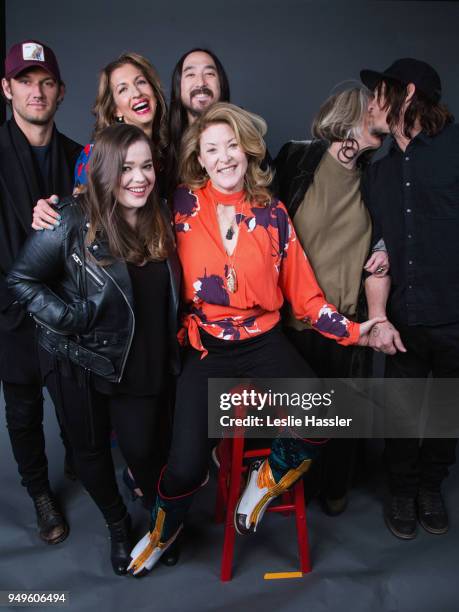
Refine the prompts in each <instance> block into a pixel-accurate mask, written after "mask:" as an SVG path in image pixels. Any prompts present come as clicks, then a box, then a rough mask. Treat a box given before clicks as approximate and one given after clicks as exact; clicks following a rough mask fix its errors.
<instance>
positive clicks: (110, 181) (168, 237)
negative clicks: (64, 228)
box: [80, 124, 174, 265]
mask: <svg viewBox="0 0 459 612" xmlns="http://www.w3.org/2000/svg"><path fill="white" fill-rule="evenodd" d="M139 141H143V142H145V143H146V144H147V145H148V147H149V149H150V151H151V154H152V159H154V157H153V144H152V142H151V140H150V139H149V138H148V136H147V135H146V134H145V133H144V132H143V131H142V130H141V129H140V128H138V127H136V126H134V125H128V124H119V125H116V124H115V125H110V126H108V127H106V128H105V129H103V130H101V131H100V132H99V133H98V135H97V139H96V141H95V144H94V148H93V150H92V154H91V160H90V162H89V167H88V187H87V189H86V191H85V192H84V193H83V194H82V195H81V196H80V202H81V203H82V206H83V208H84V210H85V212H86V214H87V216H88V220H89V228H88V232H87V235H86V242H87V244H91V243H92V242H93V241H94V239H95V238H96V235H97V233H98V232H101V233H102V234H103V236H104V237H105V238H106V240H107V241H108V246H109V251H110V254H111V256H112V257H113V258H115V259H123V260H124V261H128V262H131V263H134V264H138V265H140V264H143V263H145V262H146V261H161V260H164V259H166V257H167V256H168V254H169V253H170V252H171V250H172V249H173V248H174V240H173V237H172V230H171V227H170V224H169V223H168V221H167V220H166V218H165V215H164V214H163V212H162V211H161V205H160V200H159V196H158V194H157V189H156V188H154V189H153V191H152V192H151V194H150V196H149V197H148V200H147V202H146V203H145V206H143V207H142V208H141V209H139V211H138V213H137V225H136V228H135V229H134V228H132V227H131V226H130V225H129V223H128V222H127V221H126V220H125V218H124V216H123V214H122V210H121V205H120V204H119V203H118V202H117V199H116V193H117V190H118V187H119V185H120V182H121V175H122V171H123V165H124V162H125V159H126V155H127V152H128V149H129V147H130V146H131V145H133V144H135V143H136V142H139ZM96 263H99V264H100V265H108V264H109V263H110V261H101V262H96Z"/></svg>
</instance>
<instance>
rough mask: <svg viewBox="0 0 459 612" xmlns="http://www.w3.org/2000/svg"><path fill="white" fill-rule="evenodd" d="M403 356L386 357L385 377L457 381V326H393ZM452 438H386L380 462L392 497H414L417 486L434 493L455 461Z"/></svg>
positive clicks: (454, 441)
mask: <svg viewBox="0 0 459 612" xmlns="http://www.w3.org/2000/svg"><path fill="white" fill-rule="evenodd" d="M394 324H395V325H396V326H397V329H398V330H399V332H400V334H401V338H402V341H403V343H404V345H405V347H406V349H407V352H406V353H397V354H396V355H393V356H390V357H387V361H386V372H385V375H386V377H388V378H425V377H427V376H428V375H429V374H432V376H433V377H435V378H459V323H455V324H450V325H442V326H437V327H424V326H417V327H409V326H405V325H397V322H394ZM400 401H403V397H401V398H400ZM456 444H457V440H456V439H455V438H442V439H435V438H424V439H423V440H419V439H417V438H410V439H401V438H398V439H397V438H394V439H387V440H386V446H385V451H384V462H385V466H386V470H387V475H388V479H389V488H390V490H391V492H392V494H393V495H402V496H407V497H415V496H416V494H417V492H418V489H419V486H422V487H423V488H426V489H430V490H438V488H439V487H440V485H441V482H442V481H443V480H444V479H445V478H446V476H447V475H448V468H449V467H450V466H451V465H452V464H454V462H455V451H456Z"/></svg>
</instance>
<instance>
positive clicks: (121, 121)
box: [115, 115, 124, 123]
mask: <svg viewBox="0 0 459 612" xmlns="http://www.w3.org/2000/svg"><path fill="white" fill-rule="evenodd" d="M115 121H116V123H124V117H123V115H120V116H119V117H116V118H115Z"/></svg>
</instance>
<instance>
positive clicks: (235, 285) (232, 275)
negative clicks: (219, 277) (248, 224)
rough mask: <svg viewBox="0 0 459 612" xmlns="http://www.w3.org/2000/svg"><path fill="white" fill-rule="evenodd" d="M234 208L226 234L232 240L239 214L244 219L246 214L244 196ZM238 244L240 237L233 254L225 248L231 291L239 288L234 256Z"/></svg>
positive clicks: (226, 270)
mask: <svg viewBox="0 0 459 612" xmlns="http://www.w3.org/2000/svg"><path fill="white" fill-rule="evenodd" d="M241 201H242V207H241V211H240V212H239V211H238V210H237V206H238V205H239V204H240V203H241ZM216 204H217V207H218V202H217V203H216ZM234 208H235V212H234V216H233V218H232V219H231V222H230V224H229V227H228V229H227V230H226V232H225V234H224V236H225V238H226V240H232V239H233V238H234V236H235V234H236V231H237V229H238V223H237V218H238V215H240V216H241V219H242V217H243V215H244V198H242V199H241V200H239V201H238V202H236V203H235V204H234ZM220 216H221V215H220ZM217 219H218V214H217ZM223 232H224V229H223V231H222V233H223ZM238 245H239V238H238V241H237V243H236V245H235V247H234V250H233V252H232V254H231V255H230V254H229V253H228V251H227V250H226V249H225V252H226V255H227V257H228V259H229V262H228V264H227V265H226V266H225V281H226V288H227V289H228V291H229V293H236V291H237V290H238V281H237V274H236V269H235V267H234V257H235V255H236V250H237V247H238Z"/></svg>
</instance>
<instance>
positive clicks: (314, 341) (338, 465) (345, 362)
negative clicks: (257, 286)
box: [285, 327, 372, 499]
mask: <svg viewBox="0 0 459 612" xmlns="http://www.w3.org/2000/svg"><path fill="white" fill-rule="evenodd" d="M285 333H286V334H287V337H288V338H289V340H290V341H291V342H292V343H293V344H294V345H295V347H296V349H297V350H298V351H299V352H300V353H301V355H302V357H303V358H304V359H305V360H306V361H307V362H308V363H309V364H310V366H311V367H312V369H313V370H314V371H315V373H316V374H317V376H319V377H321V378H348V377H352V376H354V377H359V378H363V377H364V378H367V377H368V376H370V375H371V368H372V351H370V350H369V349H366V348H363V347H360V346H341V345H340V344H338V343H337V342H335V341H334V340H331V339H330V338H325V337H324V336H321V335H320V334H318V333H316V332H314V331H313V330H304V331H298V330H296V329H293V328H292V327H286V328H285ZM361 442H363V440H362V441H361ZM356 451H357V440H356V439H352V438H335V439H331V440H330V441H329V442H328V444H326V445H325V446H324V448H323V450H322V454H321V457H320V462H317V463H316V464H315V466H313V468H312V469H313V470H314V472H315V475H314V474H311V475H310V476H311V477H312V479H314V480H316V481H318V482H315V483H311V485H312V486H314V485H315V489H316V491H317V489H318V490H320V495H321V497H324V498H328V499H339V498H340V497H343V496H344V495H346V493H347V490H348V488H349V484H350V479H351V474H352V467H353V465H354V462H355V456H356ZM318 470H320V472H318Z"/></svg>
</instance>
